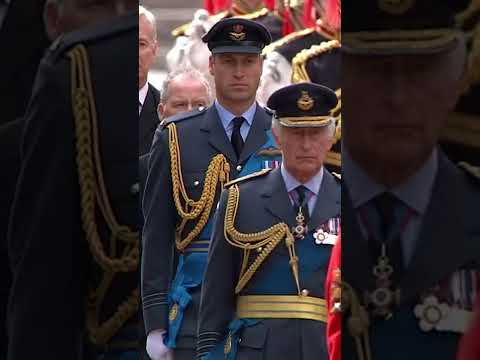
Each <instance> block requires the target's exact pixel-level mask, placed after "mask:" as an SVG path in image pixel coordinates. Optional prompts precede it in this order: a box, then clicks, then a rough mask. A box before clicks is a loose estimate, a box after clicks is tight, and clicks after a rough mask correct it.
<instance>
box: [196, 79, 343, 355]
mask: <svg viewBox="0 0 480 360" xmlns="http://www.w3.org/2000/svg"><path fill="white" fill-rule="evenodd" d="M336 104H337V97H336V95H335V93H334V92H333V91H332V90H330V89H328V88H326V87H323V86H320V85H316V84H311V83H302V84H296V85H291V86H288V87H285V88H283V89H280V90H278V91H277V92H275V93H274V94H273V95H272V96H271V98H270V99H269V101H268V107H269V108H270V109H272V110H273V111H274V114H275V115H274V119H273V125H272V129H273V131H274V135H275V139H276V141H277V143H278V145H279V147H280V149H281V151H282V160H283V162H282V166H281V168H280V169H275V170H273V171H269V170H265V171H263V172H259V173H257V174H252V175H251V176H246V177H244V178H240V179H237V180H233V181H231V182H230V183H228V184H227V186H226V187H227V189H228V190H225V191H224V192H223V194H222V198H221V200H220V205H219V209H218V213H217V218H216V219H217V220H216V222H215V227H214V231H213V236H212V243H211V247H210V253H209V257H208V264H207V268H206V272H205V280H204V286H203V289H202V300H201V306H200V315H199V334H198V339H199V340H198V357H199V358H200V359H208V360H213V359H225V358H226V359H265V360H273V359H304V360H314V359H315V360H319V359H320V360H327V359H328V354H327V349H326V341H325V321H326V317H327V313H326V306H325V299H324V281H325V274H326V271H327V267H328V262H329V258H330V252H331V249H332V245H333V244H334V243H335V241H336V238H337V235H338V229H339V219H340V218H339V216H340V184H339V182H338V180H337V179H336V178H335V177H334V176H333V175H331V174H330V173H329V172H328V171H327V170H326V169H325V168H324V167H323V161H324V159H325V156H326V154H327V151H328V150H329V148H330V147H331V145H332V137H333V134H334V131H335V124H334V119H333V118H332V116H331V111H332V109H333V108H334V107H335V106H336ZM252 209H255V210H254V211H252Z"/></svg>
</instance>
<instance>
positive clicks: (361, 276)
mask: <svg viewBox="0 0 480 360" xmlns="http://www.w3.org/2000/svg"><path fill="white" fill-rule="evenodd" d="M342 244H344V246H342V278H343V279H344V280H345V281H346V282H347V283H348V284H350V285H351V286H352V287H353V288H355V289H357V290H361V291H362V292H363V291H364V290H367V289H371V288H372V286H373V277H372V275H371V272H372V267H373V259H371V256H370V252H369V250H368V244H367V240H366V239H365V238H364V236H363V234H362V231H361V229H360V224H359V222H358V217H357V211H356V210H355V209H354V207H353V204H352V200H351V198H350V194H349V192H348V189H347V187H346V186H343V187H342ZM359 295H360V296H362V294H359Z"/></svg>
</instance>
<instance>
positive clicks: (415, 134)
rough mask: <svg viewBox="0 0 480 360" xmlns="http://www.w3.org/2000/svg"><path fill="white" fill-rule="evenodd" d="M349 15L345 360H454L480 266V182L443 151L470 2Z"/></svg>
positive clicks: (387, 4) (365, 5)
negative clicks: (459, 17) (458, 17)
mask: <svg viewBox="0 0 480 360" xmlns="http://www.w3.org/2000/svg"><path fill="white" fill-rule="evenodd" d="M342 5H343V6H342V16H344V17H345V18H346V19H348V21H345V22H344V23H343V29H342V51H344V52H345V55H344V57H343V63H342V67H343V75H344V76H343V83H342V86H343V104H342V105H343V107H342V111H343V124H342V125H343V128H342V136H343V139H342V140H343V149H342V150H343V152H342V171H343V173H342V178H343V181H344V184H345V186H344V187H343V194H342V243H343V244H342V245H343V246H342V281H345V284H344V287H343V288H342V290H343V293H345V301H344V302H343V303H342V311H344V313H343V327H342V329H343V332H342V356H343V357H344V358H347V359H389V360H397V359H405V358H409V359H412V360H416V359H436V360H447V359H448V360H451V359H454V358H455V354H456V352H457V346H458V341H459V339H460V337H461V334H462V333H463V331H465V329H466V328H467V326H468V320H469V318H470V317H471V312H472V307H473V302H474V296H475V294H477V293H478V281H477V279H478V276H479V264H480V242H479V241H478V234H479V233H480V223H479V222H478V206H479V204H480V183H479V179H478V178H477V177H476V176H475V175H474V171H472V170H473V169H472V168H471V167H469V166H468V165H466V164H463V167H457V166H456V165H454V164H453V163H452V162H451V161H450V160H449V159H448V158H447V156H446V155H445V154H444V153H443V152H442V151H441V149H440V148H439V147H438V140H439V136H440V133H441V130H442V128H443V127H444V126H445V123H446V121H447V118H448V114H449V113H450V111H452V110H453V109H454V107H455V104H456V102H457V100H458V98H459V96H460V93H461V91H462V89H463V84H464V76H465V74H466V72H465V64H466V61H465V60H466V47H465V39H464V36H463V34H462V32H461V31H459V30H458V29H457V28H456V27H455V22H454V16H455V14H456V13H457V12H459V11H461V10H462V9H464V8H465V7H466V6H467V5H468V1H458V0H453V1H442V2H438V1H432V0H417V1H396V2H394V1H377V0H371V1H364V2H361V3H359V2H358V1H353V0H344V1H343V4H342ZM432 9H434V11H433V10H432ZM432 11H433V12H432ZM365 19H369V20H370V21H365ZM342 295H343V294H342Z"/></svg>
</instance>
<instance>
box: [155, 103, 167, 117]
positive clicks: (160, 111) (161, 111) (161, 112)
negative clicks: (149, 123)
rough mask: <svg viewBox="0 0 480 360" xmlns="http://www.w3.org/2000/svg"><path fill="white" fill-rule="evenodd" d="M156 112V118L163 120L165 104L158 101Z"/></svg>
mask: <svg viewBox="0 0 480 360" xmlns="http://www.w3.org/2000/svg"><path fill="white" fill-rule="evenodd" d="M157 113H158V118H159V119H160V120H163V115H164V114H165V105H163V104H162V103H159V104H158V107H157Z"/></svg>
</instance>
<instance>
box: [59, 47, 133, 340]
mask: <svg viewBox="0 0 480 360" xmlns="http://www.w3.org/2000/svg"><path fill="white" fill-rule="evenodd" d="M68 57H69V58H70V60H71V96H72V106H73V109H72V110H73V116H74V119H75V135H76V150H77V156H76V162H77V171H78V177H79V183H80V198H81V204H80V206H81V217H82V225H83V230H84V231H85V234H86V239H87V241H88V245H89V248H90V252H91V254H92V255H93V258H94V260H95V262H96V263H97V264H98V265H99V266H100V267H101V269H102V270H103V274H102V280H101V282H100V284H99V286H98V287H97V288H95V289H91V290H89V295H88V304H87V307H88V308H87V328H88V333H89V338H90V340H91V341H92V342H93V343H94V344H106V343H107V342H108V341H109V340H110V339H111V338H112V336H113V335H114V334H115V333H116V332H117V331H118V330H119V329H120V328H121V327H122V326H123V324H124V323H125V322H126V321H127V320H128V319H129V318H131V317H132V316H134V315H135V314H136V313H137V310H138V306H139V300H138V298H139V291H138V288H136V289H135V290H133V291H132V293H131V294H130V295H129V296H128V298H127V299H126V300H125V301H124V302H122V303H121V305H120V306H119V307H118V308H117V311H116V312H115V313H114V315H113V316H111V317H110V318H109V319H108V320H106V321H105V322H103V323H102V324H100V323H99V313H100V308H101V304H102V302H103V300H104V298H105V295H106V293H107V291H108V288H109V287H110V285H111V283H112V280H113V278H114V276H115V274H117V273H127V272H133V271H135V270H136V269H137V266H138V259H139V250H138V241H139V234H138V232H136V231H132V230H131V229H129V227H127V226H125V225H120V224H118V222H117V220H116V218H115V215H114V213H113V210H112V207H111V204H110V201H109V198H108V195H107V190H106V188H105V181H104V178H103V171H102V161H101V155H100V148H99V130H98V119H97V112H96V108H95V101H94V93H93V87H92V82H91V78H90V66H89V62H88V56H87V50H86V48H85V46H83V45H78V46H76V47H75V48H73V50H71V51H69V52H68ZM98 210H100V211H99V213H100V214H99V215H101V219H102V220H103V221H105V224H106V226H107V228H108V231H109V233H110V234H111V235H110V239H109V240H110V241H109V242H108V244H109V253H107V252H106V250H105V249H104V246H103V243H102V240H101V238H100V234H99V231H98V227H97V221H96V215H97V214H98ZM118 241H121V242H122V243H123V246H120V245H119V244H118ZM117 253H121V254H122V255H120V256H118V257H117Z"/></svg>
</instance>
